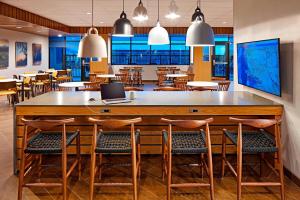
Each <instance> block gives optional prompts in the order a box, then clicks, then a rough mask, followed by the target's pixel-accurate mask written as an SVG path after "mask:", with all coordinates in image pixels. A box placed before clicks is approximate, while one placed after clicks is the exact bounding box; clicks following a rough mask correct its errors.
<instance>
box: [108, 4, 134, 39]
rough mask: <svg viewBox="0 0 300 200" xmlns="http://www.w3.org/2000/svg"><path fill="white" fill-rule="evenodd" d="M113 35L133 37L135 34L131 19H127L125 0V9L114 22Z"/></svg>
mask: <svg viewBox="0 0 300 200" xmlns="http://www.w3.org/2000/svg"><path fill="white" fill-rule="evenodd" d="M112 35H113V36H116V37H133V35H134V31H133V26H132V24H131V22H130V20H129V19H127V15H126V13H125V12H124V0H123V11H122V13H121V15H120V18H119V19H117V20H116V21H115V23H114V26H113V33H112Z"/></svg>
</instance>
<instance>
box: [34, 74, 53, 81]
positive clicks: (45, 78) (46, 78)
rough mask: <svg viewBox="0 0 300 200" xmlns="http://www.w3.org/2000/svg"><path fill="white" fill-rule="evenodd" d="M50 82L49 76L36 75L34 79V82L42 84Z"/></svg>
mask: <svg viewBox="0 0 300 200" xmlns="http://www.w3.org/2000/svg"><path fill="white" fill-rule="evenodd" d="M47 80H50V76H49V74H37V75H36V77H35V81H36V82H39V81H40V82H43V81H47Z"/></svg>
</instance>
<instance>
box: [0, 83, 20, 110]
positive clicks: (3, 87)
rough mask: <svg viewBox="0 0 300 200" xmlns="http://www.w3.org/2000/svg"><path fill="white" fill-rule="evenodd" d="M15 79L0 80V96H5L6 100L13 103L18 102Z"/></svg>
mask: <svg viewBox="0 0 300 200" xmlns="http://www.w3.org/2000/svg"><path fill="white" fill-rule="evenodd" d="M17 92H18V91H17V84H16V81H8V82H0V96H7V99H8V102H9V103H11V104H13V105H14V104H15V103H18V102H19V97H18V93H17Z"/></svg>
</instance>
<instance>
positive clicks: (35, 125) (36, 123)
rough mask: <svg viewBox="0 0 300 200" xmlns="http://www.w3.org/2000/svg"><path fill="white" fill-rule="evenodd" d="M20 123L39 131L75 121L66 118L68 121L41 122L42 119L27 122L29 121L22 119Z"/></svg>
mask: <svg viewBox="0 0 300 200" xmlns="http://www.w3.org/2000/svg"><path fill="white" fill-rule="evenodd" d="M21 121H22V122H23V123H24V124H25V126H29V127H32V128H36V129H40V130H50V129H52V128H54V127H57V126H63V125H65V124H68V123H72V122H74V121H75V119H74V118H68V119H55V120H43V119H37V120H29V119H25V118H22V119H21Z"/></svg>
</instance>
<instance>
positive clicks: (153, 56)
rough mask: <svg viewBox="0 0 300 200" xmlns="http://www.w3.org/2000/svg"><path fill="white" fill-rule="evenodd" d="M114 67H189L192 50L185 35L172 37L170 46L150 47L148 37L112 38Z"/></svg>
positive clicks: (144, 35)
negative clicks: (187, 44)
mask: <svg viewBox="0 0 300 200" xmlns="http://www.w3.org/2000/svg"><path fill="white" fill-rule="evenodd" d="M111 50H112V51H111V52H112V53H111V64H112V65H189V64H190V48H189V47H187V46H185V35H179V34H176V35H175V34H174V35H170V44H169V45H152V46H149V45H148V35H147V34H139V35H135V36H134V37H133V38H122V37H112V40H111Z"/></svg>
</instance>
